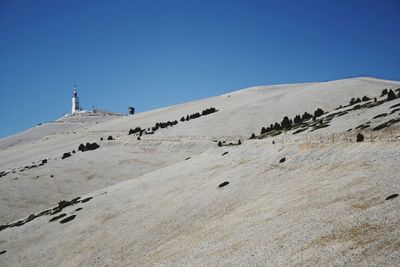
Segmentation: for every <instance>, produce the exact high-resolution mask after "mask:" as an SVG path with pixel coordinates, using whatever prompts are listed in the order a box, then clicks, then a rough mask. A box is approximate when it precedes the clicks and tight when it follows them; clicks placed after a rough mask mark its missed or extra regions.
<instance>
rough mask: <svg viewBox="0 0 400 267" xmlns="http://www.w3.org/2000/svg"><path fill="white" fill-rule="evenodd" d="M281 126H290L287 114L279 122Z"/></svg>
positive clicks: (287, 127)
mask: <svg viewBox="0 0 400 267" xmlns="http://www.w3.org/2000/svg"><path fill="white" fill-rule="evenodd" d="M281 126H282V128H286V129H289V128H291V127H292V122H291V121H290V120H289V118H288V117H287V116H285V117H284V118H283V120H282V122H281Z"/></svg>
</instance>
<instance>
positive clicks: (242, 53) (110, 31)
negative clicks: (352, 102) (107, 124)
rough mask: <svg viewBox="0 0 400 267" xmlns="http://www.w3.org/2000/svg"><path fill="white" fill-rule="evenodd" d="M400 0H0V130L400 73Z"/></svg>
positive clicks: (397, 76)
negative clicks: (74, 115) (78, 109)
mask: <svg viewBox="0 0 400 267" xmlns="http://www.w3.org/2000/svg"><path fill="white" fill-rule="evenodd" d="M399 14H400V1H398V0H395V1H389V0H380V1H379V0H376V1H368V0H362V1H361V0H360V1H350V0H337V1H324V0H319V1H311V0H304V1H295V0H291V1H284V0H283V1H278V0H275V1H268V0H264V1H255V0H254V1H250V0H249V1H245V0H242V1H235V0H229V1H228V0H227V1H222V0H220V1H219V0H214V1H206V0H182V1H177V0H142V1H134V0H131V1H111V0H109V1H84V0H80V1H74V0H68V1H62V0H56V1H54V0H51V1H41V0H35V1H31V0H26V1H19V0H1V1H0V34H1V35H0V88H1V89H0V90H1V91H0V92H1V100H2V104H1V106H0V121H1V126H0V137H4V136H7V135H10V134H13V133H16V132H19V131H22V130H24V129H27V128H30V127H32V126H34V125H36V124H38V123H41V122H46V121H52V120H55V119H57V118H58V117H60V116H61V115H63V114H64V113H66V112H69V111H70V106H71V96H72V89H73V86H74V84H77V86H78V92H79V95H80V100H81V104H82V105H83V106H84V107H86V108H90V107H92V105H94V106H95V107H99V108H104V109H108V110H112V111H115V112H122V113H126V112H127V107H128V106H134V107H135V108H136V110H137V111H138V112H141V111H146V110H150V109H153V108H157V107H163V106H168V105H172V104H178V103H182V102H186V101H190V100H194V99H198V98H204V97H208V96H213V95H219V94H223V93H226V92H228V91H233V90H236V89H240V88H244V87H249V86H254V85H268V84H277V83H292V82H309V81H324V80H332V79H337V78H343V77H350V76H360V75H370V76H376V77H380V78H386V79H394V80H400V72H399V71H400V49H399V44H400V30H399V29H400V16H399Z"/></svg>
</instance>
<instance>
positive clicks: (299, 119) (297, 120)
mask: <svg viewBox="0 0 400 267" xmlns="http://www.w3.org/2000/svg"><path fill="white" fill-rule="evenodd" d="M301 121H302V120H301V117H300V115H296V117H294V119H293V122H294V123H300V122H301Z"/></svg>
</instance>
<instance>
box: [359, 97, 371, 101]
mask: <svg viewBox="0 0 400 267" xmlns="http://www.w3.org/2000/svg"><path fill="white" fill-rule="evenodd" d="M361 100H362V101H368V100H371V98H369V97H368V96H363V98H362V99H361Z"/></svg>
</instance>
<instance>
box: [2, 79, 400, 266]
mask: <svg viewBox="0 0 400 267" xmlns="http://www.w3.org/2000/svg"><path fill="white" fill-rule="evenodd" d="M399 87H400V82H397V81H383V80H378V79H372V78H355V79H346V80H338V81H331V82H325V83H311V84H295V85H277V86H266V87H256V88H250V89H244V90H240V91H236V92H232V93H229V94H226V95H223V96H217V97H213V98H209V99H204V100H199V101H194V102H190V103H186V104H181V105H177V106H172V107H167V108H163V109H159V110H154V111H150V112H145V113H139V114H135V115H134V116H129V117H128V116H126V117H107V118H102V119H99V120H96V119H95V121H97V123H95V122H94V120H93V118H90V120H91V122H89V121H88V122H87V123H86V122H85V121H84V120H85V118H84V117H83V118H82V119H83V121H81V122H80V124H79V125H80V126H79V127H75V126H74V125H75V124H73V123H72V122H67V121H64V122H58V123H57V125H63V126H61V127H64V128H62V130H60V129H61V128H59V129H58V130H57V132H54V131H46V130H42V132H41V133H40V134H37V135H36V136H35V137H34V138H33V137H32V135H31V134H30V131H27V132H25V133H22V134H20V135H19V136H18V139H21V142H19V143H18V144H16V143H13V142H10V140H12V139H13V138H15V137H9V138H8V139H6V140H0V147H1V148H2V149H1V150H0V171H6V170H10V171H11V173H9V174H7V175H5V176H3V177H0V208H1V209H0V210H1V212H0V224H3V225H5V224H7V223H10V222H12V221H15V220H18V221H19V222H21V223H19V224H20V225H19V226H14V227H7V228H5V229H2V230H0V253H1V252H2V251H6V252H4V253H3V254H0V265H1V266H154V265H168V266H188V265H189V266H190V265H194V266H208V265H211V266H220V265H223V266H232V265H245V266H248V265H250V266H254V265H256V266H282V265H289V266H295V265H296V266H298V265H302V266H303V265H306V266H310V265H312V266H314V265H323V266H325V265H328V266H333V265H336V266H337V265H345V264H347V265H351V266H354V265H360V266H367V265H371V266H377V265H384V266H398V265H399V264H400V253H399V251H400V250H399V248H400V243H399V240H400V227H399V225H400V212H399V204H400V203H399V201H400V197H397V198H394V199H391V200H385V198H386V197H387V196H389V195H391V194H394V193H399V192H400V180H399V179H398V173H399V171H400V165H399V160H400V149H399V141H398V140H397V139H396V136H397V135H398V134H400V131H399V124H398V123H395V124H393V125H391V126H390V127H386V128H384V129H382V130H379V131H371V130H370V129H371V128H373V127H376V126H378V125H381V124H382V123H384V122H387V121H389V120H396V119H398V118H399V113H400V111H395V112H392V111H393V110H394V109H396V108H393V106H394V105H398V106H399V107H400V99H396V100H393V101H389V102H384V103H382V104H379V105H377V106H373V107H370V108H362V109H354V110H353V106H350V107H347V108H343V109H340V110H338V111H333V110H334V109H335V108H336V107H338V106H339V105H346V104H347V103H348V101H349V99H350V98H352V97H362V96H364V95H367V96H369V97H374V96H379V95H380V92H381V91H382V89H384V88H391V89H396V88H399ZM381 99H384V98H379V97H378V100H381ZM371 102H372V101H371ZM209 107H215V108H217V109H218V110H219V111H218V112H216V113H213V114H210V115H207V116H203V117H200V118H198V119H194V120H191V121H189V122H179V123H178V125H176V126H174V127H169V128H167V129H160V130H158V131H157V132H156V133H155V134H154V135H144V136H142V140H140V141H138V140H136V136H132V135H127V132H128V130H129V128H135V127H136V126H140V127H142V128H144V127H151V126H154V124H155V123H156V122H165V121H168V120H171V121H172V120H175V119H176V120H179V119H180V118H181V117H182V116H184V115H186V114H192V113H195V112H201V111H202V110H203V109H206V108H209ZM317 107H321V108H323V109H324V110H325V111H330V112H329V113H328V114H325V115H324V116H323V118H326V117H327V116H329V115H330V114H333V113H335V112H340V111H347V113H346V114H344V115H343V116H338V117H334V118H333V119H332V120H331V121H330V122H329V124H330V126H329V127H326V128H322V129H318V130H316V131H312V132H311V130H307V131H304V132H301V133H299V134H296V135H294V134H293V132H294V131H289V132H287V133H283V134H281V135H279V136H275V137H267V138H265V139H261V140H247V137H248V136H249V135H250V134H251V133H252V132H255V133H257V134H258V133H259V131H260V128H261V127H262V126H268V125H269V124H271V123H274V122H275V121H278V122H280V121H281V120H282V118H283V116H285V115H287V116H289V117H291V118H293V117H294V115H296V114H303V113H304V112H305V111H308V112H310V113H311V112H312V111H314V110H315V109H316V108H317ZM383 113H387V114H386V115H384V116H380V117H378V118H374V117H376V115H379V114H383ZM88 120H89V119H88ZM93 122H94V123H93ZM69 125H71V128H69V127H70V126H69ZM360 125H371V126H370V127H369V128H365V129H362V130H361V129H360V128H358V129H356V128H357V127H358V126H360ZM50 127H53V126H50ZM74 127H75V128H74ZM350 128H351V130H350V131H348V129H350ZM42 129H45V127H43V128H42ZM66 132H68V134H67V133H66ZM74 132H75V133H74ZM359 132H361V133H363V134H364V135H365V136H366V140H365V142H363V143H356V142H355V141H354V140H355V136H356V134H357V133H359ZM108 135H112V136H113V137H114V138H115V140H112V141H101V142H100V141H99V140H100V137H103V138H106V137H107V136H108ZM244 137H245V138H244ZM239 138H241V139H242V141H243V144H242V145H241V146H224V147H218V146H217V145H216V142H215V141H216V140H226V141H228V142H230V141H235V142H236V141H237V140H238V139H239ZM272 140H273V141H274V143H275V144H272ZM95 141H96V142H98V143H99V144H100V148H99V149H97V150H94V151H87V152H77V153H75V154H72V156H71V157H69V158H66V159H64V160H62V159H61V158H60V157H61V155H62V154H63V153H64V152H68V151H72V149H75V150H77V147H78V145H79V144H80V143H86V142H95ZM371 141H372V142H371ZM225 152H228V153H227V154H225ZM282 158H285V161H284V162H283V163H279V161H280V160H281V159H282ZM42 159H48V163H46V164H45V165H43V166H39V167H36V168H32V169H28V170H25V171H23V172H20V169H21V167H24V166H25V165H30V164H32V162H35V163H36V164H37V163H38V162H40V160H42ZM13 169H14V171H15V173H12V170H13ZM51 175H52V176H53V177H51ZM15 178H17V179H15ZM224 181H228V182H229V184H228V185H226V186H225V187H223V188H219V187H218V185H219V184H221V183H222V182H224ZM78 196H80V197H81V199H80V200H82V199H86V198H88V197H93V198H92V199H88V201H83V202H80V200H79V201H78V202H79V203H76V204H75V205H73V206H69V207H66V208H64V209H63V210H62V211H60V212H58V213H55V214H54V215H50V214H46V215H43V216H38V217H37V218H36V217H35V216H33V217H35V218H34V219H32V220H26V218H28V216H29V215H30V214H36V215H38V214H39V213H40V212H41V211H45V210H48V209H51V208H52V207H54V206H56V205H57V203H58V201H60V200H71V199H73V198H75V197H78ZM79 208H82V209H79ZM52 211H54V210H50V211H49V212H52ZM49 212H47V213H49ZM60 214H65V216H64V217H62V218H60V219H58V220H55V221H51V222H50V221H49V220H50V219H52V218H55V217H56V216H58V215H60ZM73 215H75V216H76V217H74V218H73V220H71V221H68V222H66V223H60V222H61V221H62V220H63V219H65V218H68V217H69V216H73ZM33 217H31V218H33ZM17 224H18V223H17Z"/></svg>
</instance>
